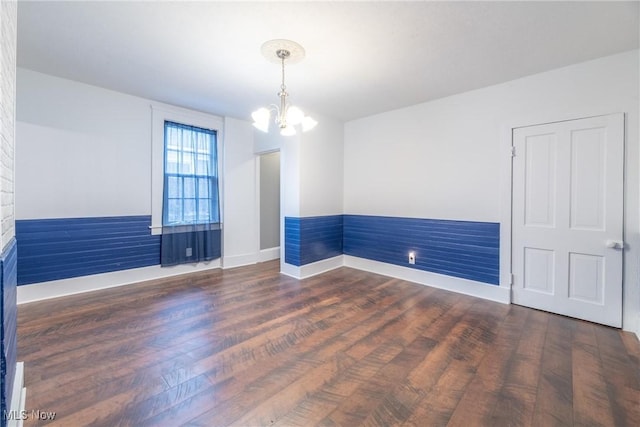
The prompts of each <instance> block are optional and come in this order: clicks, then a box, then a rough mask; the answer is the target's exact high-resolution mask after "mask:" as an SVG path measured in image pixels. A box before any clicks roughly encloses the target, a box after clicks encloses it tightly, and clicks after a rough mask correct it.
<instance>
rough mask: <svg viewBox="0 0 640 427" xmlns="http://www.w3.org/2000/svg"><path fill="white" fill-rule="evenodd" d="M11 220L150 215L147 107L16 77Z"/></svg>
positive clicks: (118, 96) (22, 72)
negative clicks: (15, 124)
mask: <svg viewBox="0 0 640 427" xmlns="http://www.w3.org/2000/svg"><path fill="white" fill-rule="evenodd" d="M17 85H18V97H17V119H18V123H17V130H16V133H17V140H18V144H17V146H16V158H17V159H16V217H17V218H18V219H37V218H69V217H90V216H114V215H150V214H151V191H150V188H151V161H150V155H151V154H150V153H151V119H150V117H151V110H150V107H149V105H150V101H149V100H145V99H142V98H137V97H133V96H129V95H125V94H122V93H119V92H113V91H109V90H105V89H102V88H98V87H95V86H89V85H85V84H82V83H78V82H73V81H70V80H65V79H60V78H57V77H53V76H49V75H45V74H41V73H36V72H33V71H30V70H26V69H21V68H20V69H18V81H17Z"/></svg>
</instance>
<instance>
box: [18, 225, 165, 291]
mask: <svg viewBox="0 0 640 427" xmlns="http://www.w3.org/2000/svg"><path fill="white" fill-rule="evenodd" d="M150 225H151V216H148V215H144V216H119V217H95V218H64V219H34V220H18V221H16V238H17V240H18V241H19V242H20V250H19V253H18V285H26V284H29V283H37V282H46V281H49V280H57V279H65V278H70V277H78V276H86V275H89V274H98V273H106V272H110V271H117V270H125V269H129V268H138V267H146V266H151V265H158V264H160V236H152V235H151V232H150V229H149V226H150Z"/></svg>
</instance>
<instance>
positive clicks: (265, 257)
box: [258, 246, 280, 262]
mask: <svg viewBox="0 0 640 427" xmlns="http://www.w3.org/2000/svg"><path fill="white" fill-rule="evenodd" d="M278 258H280V246H278V247H275V248H269V249H261V250H260V253H259V254H258V262H265V261H271V260H273V259H278Z"/></svg>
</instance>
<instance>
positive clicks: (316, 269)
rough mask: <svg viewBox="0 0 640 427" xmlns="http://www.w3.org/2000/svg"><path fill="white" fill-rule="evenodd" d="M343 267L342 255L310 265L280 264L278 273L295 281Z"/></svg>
mask: <svg viewBox="0 0 640 427" xmlns="http://www.w3.org/2000/svg"><path fill="white" fill-rule="evenodd" d="M343 265H344V255H338V256H336V257H333V258H327V259H323V260H322V261H317V262H314V263H311V264H306V265H302V266H300V267H296V266H295V265H291V264H286V263H282V266H281V268H280V273H282V274H285V275H287V276H291V277H293V278H296V279H306V278H308V277H312V276H317V275H318V274H322V273H326V272H327V271H330V270H335V269H336V268H340V267H342V266H343Z"/></svg>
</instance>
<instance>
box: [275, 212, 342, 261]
mask: <svg viewBox="0 0 640 427" xmlns="http://www.w3.org/2000/svg"><path fill="white" fill-rule="evenodd" d="M342 218H343V216H342V215H330V216H314V217H303V218H293V217H286V218H285V219H284V242H285V243H284V244H285V249H284V254H285V262H286V263H287V264H291V265H295V266H298V267H299V266H302V265H306V264H311V263H312V262H316V261H321V260H323V259H328V258H332V257H335V256H338V255H342V228H343V222H342Z"/></svg>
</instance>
